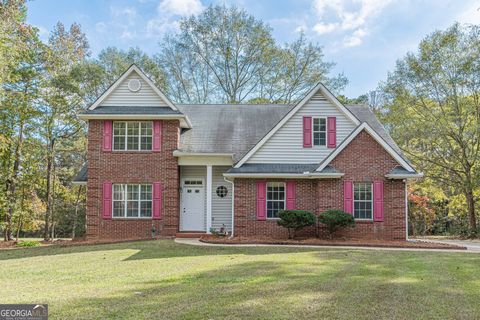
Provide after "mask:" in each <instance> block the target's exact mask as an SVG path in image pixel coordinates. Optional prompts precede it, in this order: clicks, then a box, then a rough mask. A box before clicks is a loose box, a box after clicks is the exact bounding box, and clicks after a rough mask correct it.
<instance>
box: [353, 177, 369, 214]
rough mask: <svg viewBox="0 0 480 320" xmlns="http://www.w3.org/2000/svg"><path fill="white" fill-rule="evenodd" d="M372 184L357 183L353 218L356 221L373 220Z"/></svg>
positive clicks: (354, 193) (354, 189)
mask: <svg viewBox="0 0 480 320" xmlns="http://www.w3.org/2000/svg"><path fill="white" fill-rule="evenodd" d="M372 199H373V197H372V184H371V183H355V184H354V188H353V217H354V218H355V219H366V220H371V219H372V216H373V214H372V209H373V205H372Z"/></svg>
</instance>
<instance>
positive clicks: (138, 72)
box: [88, 64, 178, 111]
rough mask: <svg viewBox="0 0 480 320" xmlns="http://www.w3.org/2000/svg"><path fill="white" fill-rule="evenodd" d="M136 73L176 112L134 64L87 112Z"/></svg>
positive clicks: (170, 103) (171, 104)
mask: <svg viewBox="0 0 480 320" xmlns="http://www.w3.org/2000/svg"><path fill="white" fill-rule="evenodd" d="M134 71H135V72H136V73H137V74H138V75H139V76H140V77H141V78H142V79H143V80H144V81H145V82H146V83H147V84H148V85H149V86H150V87H151V88H152V89H153V91H155V93H156V94H157V95H158V96H159V97H160V98H161V99H162V100H163V101H165V103H166V104H167V105H168V106H169V107H170V108H171V109H173V110H175V111H178V109H177V107H175V105H174V104H173V103H172V102H171V101H170V100H169V99H168V98H167V97H166V96H165V95H164V94H163V93H162V92H161V91H160V90H159V89H158V88H157V86H156V85H155V84H154V83H153V82H152V80H150V79H149V78H148V77H147V76H146V74H145V73H144V72H143V71H142V70H140V68H139V67H137V66H136V65H135V64H132V65H131V66H130V68H128V70H127V71H125V72H124V73H123V74H122V75H121V76H120V78H118V79H117V81H115V82H114V83H113V84H112V85H111V86H110V87H109V88H108V89H107V90H106V91H105V92H104V93H103V94H102V95H101V96H100V97H99V98H98V99H97V100H95V102H94V103H93V104H92V105H91V106H90V107H88V110H93V109H95V108H96V107H98V106H99V105H100V104H101V103H102V101H103V100H105V98H106V97H107V96H108V95H110V93H112V92H113V90H115V89H116V88H117V87H118V86H119V85H120V83H122V81H123V80H125V79H126V78H127V77H128V76H129V75H130V74H131V73H132V72H134Z"/></svg>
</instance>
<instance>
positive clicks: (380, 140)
mask: <svg viewBox="0 0 480 320" xmlns="http://www.w3.org/2000/svg"><path fill="white" fill-rule="evenodd" d="M364 129H365V130H366V131H367V132H368V134H369V135H370V136H371V137H372V138H373V139H375V141H377V142H378V143H379V144H380V145H381V146H382V147H383V148H384V149H385V150H386V151H387V152H388V153H389V154H390V155H391V156H392V157H393V158H394V159H395V160H396V161H397V162H398V163H399V164H400V165H401V166H403V167H404V168H405V169H406V170H408V171H411V172H412V173H414V172H415V169H413V168H412V166H410V165H409V164H408V163H407V162H406V161H405V160H404V159H403V158H402V156H400V155H399V154H398V153H397V152H396V151H395V150H394V149H393V148H392V147H391V146H390V145H389V144H388V143H387V142H386V141H385V140H384V139H383V138H382V137H380V136H379V135H378V133H376V132H375V130H373V129H372V127H370V126H369V125H368V123H366V122H363V123H362V124H361V125H359V126H358V127H357V128H356V129H355V130H354V131H353V132H352V133H351V134H350V135H349V136H348V137H347V138H346V139H345V140H343V141H342V143H341V144H340V145H339V146H338V148H337V149H335V150H334V151H333V152H332V153H330V154H329V155H328V157H327V158H325V160H323V162H322V164H321V165H320V166H319V167H318V168H317V170H316V171H322V170H323V169H324V168H325V167H326V166H327V165H328V164H329V163H330V162H331V161H332V160H333V159H335V157H336V156H337V155H338V154H339V153H340V152H341V151H342V150H343V149H345V147H346V146H348V145H349V144H350V142H352V140H353V139H354V138H355V137H356V136H357V135H358V134H359V133H360V132H362V130H364Z"/></svg>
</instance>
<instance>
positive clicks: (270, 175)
mask: <svg viewBox="0 0 480 320" xmlns="http://www.w3.org/2000/svg"><path fill="white" fill-rule="evenodd" d="M344 175H345V174H344V173H310V172H304V173H224V174H223V176H224V177H227V178H283V179H339V178H341V177H343V176H344Z"/></svg>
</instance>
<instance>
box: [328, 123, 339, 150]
mask: <svg viewBox="0 0 480 320" xmlns="http://www.w3.org/2000/svg"><path fill="white" fill-rule="evenodd" d="M327 130H328V132H327V147H328V148H335V147H336V146H337V118H335V117H328V118H327Z"/></svg>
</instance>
